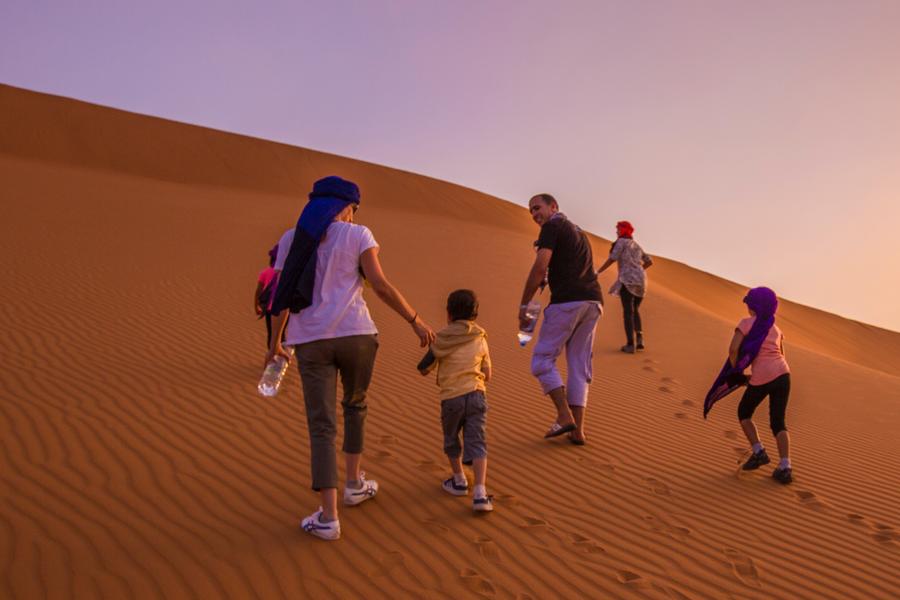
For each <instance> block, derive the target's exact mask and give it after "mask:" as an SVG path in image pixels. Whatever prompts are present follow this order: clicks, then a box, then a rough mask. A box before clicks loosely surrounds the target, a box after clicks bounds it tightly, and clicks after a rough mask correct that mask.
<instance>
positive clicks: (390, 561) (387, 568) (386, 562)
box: [369, 552, 406, 577]
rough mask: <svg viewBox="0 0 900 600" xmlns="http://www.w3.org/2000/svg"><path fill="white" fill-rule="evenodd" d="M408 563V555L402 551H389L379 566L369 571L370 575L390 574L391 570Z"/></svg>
mask: <svg viewBox="0 0 900 600" xmlns="http://www.w3.org/2000/svg"><path fill="white" fill-rule="evenodd" d="M405 563H406V557H405V556H403V553H402V552H388V553H386V554H385V555H384V558H383V559H382V560H381V562H380V563H379V564H378V566H377V567H376V568H375V569H374V570H373V571H372V572H371V573H369V577H381V576H384V575H389V574H390V572H391V571H393V570H394V569H396V568H397V567H402V566H404V565H405Z"/></svg>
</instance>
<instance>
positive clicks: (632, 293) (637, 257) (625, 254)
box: [597, 221, 653, 354]
mask: <svg viewBox="0 0 900 600" xmlns="http://www.w3.org/2000/svg"><path fill="white" fill-rule="evenodd" d="M633 235H634V227H632V225H631V223H629V222H628V221H619V222H618V223H616V241H615V243H613V245H612V249H611V250H610V251H609V258H608V259H607V260H606V262H605V263H603V266H601V267H600V268H599V269H598V270H597V275H600V273H602V272H603V271H605V270H606V269H608V268H609V267H610V265H612V264H613V263H618V268H619V276H618V277H617V278H616V282H615V283H614V284H613V286H612V287H611V288H610V290H609V293H610V294H612V295H613V296H619V297H620V298H621V299H622V316H623V317H624V319H625V338H626V344H625V345H624V346H622V352H627V353H629V354H634V353H635V351H637V350H643V349H644V330H643V327H642V324H641V313H640V312H639V310H638V309H639V308H640V306H641V302H642V301H643V300H644V294H645V293H646V291H647V274H646V273H645V272H644V271H646V270H647V269H649V268H650V266H651V265H652V264H653V259H651V258H650V257H649V256H647V254H646V253H645V252H644V250H643V248H641V247H640V246H639V245H638V243H637V242H635V241H634V238H633V237H632V236H633ZM635 338H636V339H635Z"/></svg>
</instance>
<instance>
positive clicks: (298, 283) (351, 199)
mask: <svg viewBox="0 0 900 600" xmlns="http://www.w3.org/2000/svg"><path fill="white" fill-rule="evenodd" d="M350 204H359V187H358V186H357V185H356V184H355V183H353V182H352V181H347V180H346V179H341V178H340V177H337V176H334V175H332V176H330V177H325V178H324V179H320V180H318V181H317V182H316V183H315V184H314V185H313V189H312V192H310V194H309V202H307V204H306V206H305V207H303V212H302V213H300V218H299V219H297V228H296V229H295V230H294V241H293V242H292V243H291V249H290V251H289V252H288V255H287V258H286V259H285V261H284V269H282V271H281V276H280V278H279V280H278V289H277V290H276V291H275V300H274V301H273V302H272V313H274V314H277V313H279V312H281V311H282V310H284V309H285V308H289V309H290V311H291V312H292V313H297V312H300V311H301V310H303V309H304V308H306V307H308V306H310V305H311V304H312V300H313V288H314V286H315V283H316V256H317V254H318V253H317V250H318V249H319V243H320V242H321V241H322V237H323V236H324V235H325V232H326V231H327V230H328V226H329V225H331V224H332V223H333V222H334V219H335V217H337V216H338V215H339V214H340V212H341V211H342V210H344V209H345V208H346V207H347V206H348V205H350Z"/></svg>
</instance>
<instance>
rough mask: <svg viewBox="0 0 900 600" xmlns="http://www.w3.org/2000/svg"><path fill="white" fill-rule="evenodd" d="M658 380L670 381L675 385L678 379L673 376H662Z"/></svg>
mask: <svg viewBox="0 0 900 600" xmlns="http://www.w3.org/2000/svg"><path fill="white" fill-rule="evenodd" d="M660 381H662V382H663V383H671V384H675V385H677V384H678V380H677V379H675V378H674V377H663V378H662V379H660Z"/></svg>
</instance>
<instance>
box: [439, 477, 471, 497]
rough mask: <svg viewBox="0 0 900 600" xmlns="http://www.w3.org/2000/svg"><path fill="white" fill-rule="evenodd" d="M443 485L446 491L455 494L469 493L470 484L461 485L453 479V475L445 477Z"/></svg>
mask: <svg viewBox="0 0 900 600" xmlns="http://www.w3.org/2000/svg"><path fill="white" fill-rule="evenodd" d="M441 487H442V488H444V491H445V492H447V493H448V494H453V495H454V496H465V495H466V494H468V493H469V484H468V483H466V484H465V485H459V484H458V483H456V482H455V481H454V480H453V477H451V478H450V479H445V480H444V483H442V484H441Z"/></svg>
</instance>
